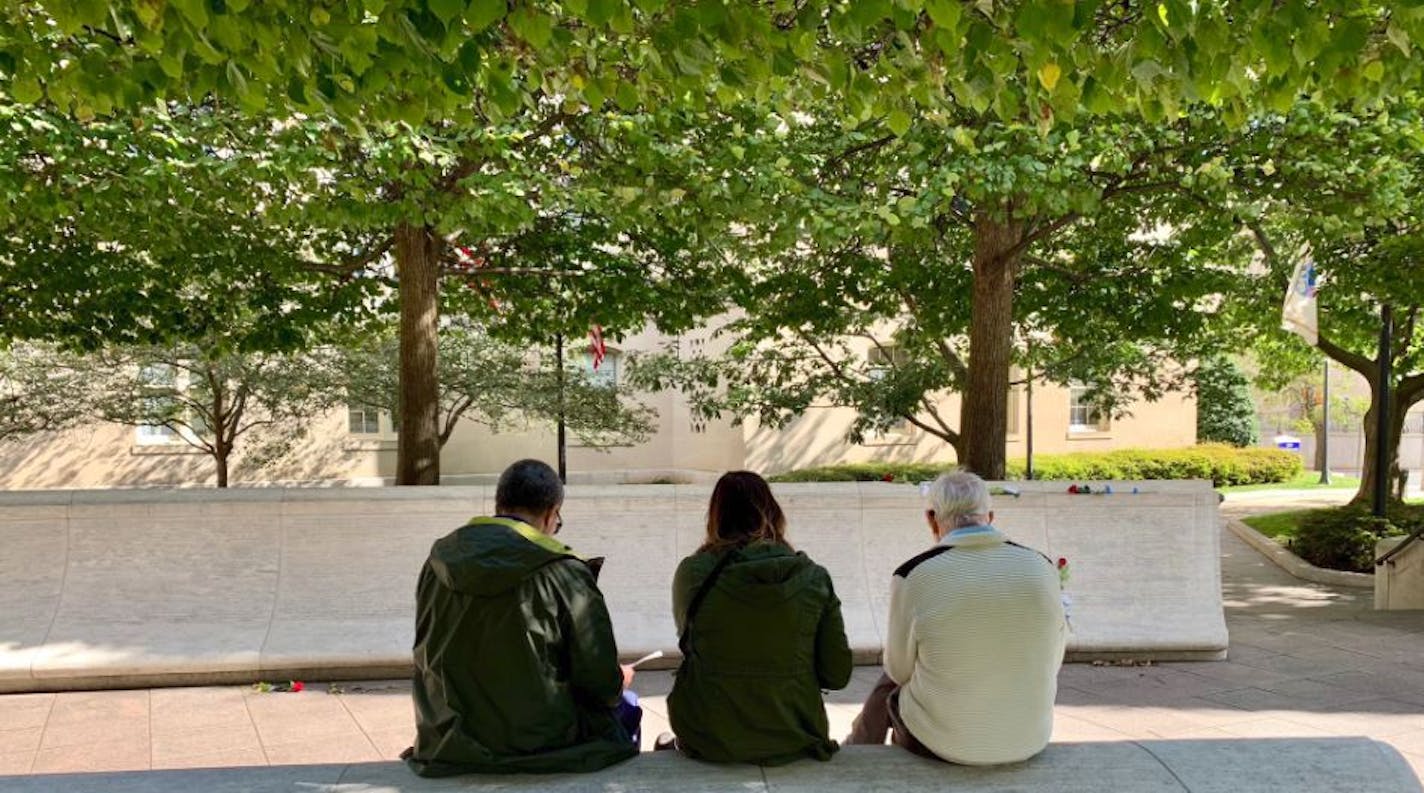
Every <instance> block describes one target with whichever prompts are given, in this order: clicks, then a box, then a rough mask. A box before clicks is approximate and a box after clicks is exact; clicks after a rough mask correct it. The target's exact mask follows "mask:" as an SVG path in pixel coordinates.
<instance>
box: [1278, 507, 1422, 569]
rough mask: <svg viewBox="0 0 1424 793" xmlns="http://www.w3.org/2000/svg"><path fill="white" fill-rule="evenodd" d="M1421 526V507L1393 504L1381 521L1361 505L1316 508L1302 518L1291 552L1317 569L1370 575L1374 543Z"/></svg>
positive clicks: (1291, 545) (1373, 567)
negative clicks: (1322, 568) (1323, 568)
mask: <svg viewBox="0 0 1424 793" xmlns="http://www.w3.org/2000/svg"><path fill="white" fill-rule="evenodd" d="M1420 526H1424V507H1420V506H1407V505H1404V504H1393V505H1391V506H1390V508H1389V510H1388V512H1387V517H1384V518H1376V517H1375V516H1374V515H1372V514H1371V513H1370V510H1369V508H1368V507H1366V506H1364V505H1362V504H1351V505H1349V506H1345V507H1336V508H1332V509H1318V510H1314V511H1311V512H1309V513H1306V514H1305V515H1304V516H1302V517H1301V519H1300V524H1299V525H1297V526H1296V530H1295V538H1294V539H1292V540H1291V541H1290V549H1291V550H1292V551H1294V552H1295V553H1296V555H1297V556H1299V557H1300V558H1302V559H1304V560H1305V561H1307V562H1310V563H1311V564H1313V565H1315V566H1316V567H1325V568H1329V569H1331V570H1349V571H1351V572H1356V573H1372V572H1374V569H1375V562H1374V560H1375V543H1376V542H1378V541H1379V540H1381V539H1383V538H1385V537H1394V536H1397V535H1400V534H1409V533H1411V532H1413V531H1414V530H1416V529H1418V528H1419V527H1420Z"/></svg>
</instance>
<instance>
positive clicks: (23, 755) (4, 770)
mask: <svg viewBox="0 0 1424 793" xmlns="http://www.w3.org/2000/svg"><path fill="white" fill-rule="evenodd" d="M34 762H35V753H34V752H0V776H7V775H13V776H18V775H20V774H28V773H30V766H32V765H34Z"/></svg>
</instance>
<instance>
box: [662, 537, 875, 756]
mask: <svg viewBox="0 0 1424 793" xmlns="http://www.w3.org/2000/svg"><path fill="white" fill-rule="evenodd" d="M732 553H737V554H739V556H738V557H737V558H735V559H734V560H733V561H731V562H730V563H728V565H727V566H726V567H725V568H724V569H723V570H722V573H721V575H720V576H719V577H718V578H717V580H716V581H715V582H714V583H713V585H712V589H711V590H710V591H709V592H708V593H707V595H706V597H705V599H704V600H703V601H702V605H701V607H700V609H699V610H698V612H697V614H696V615H695V616H694V617H693V627H692V632H691V634H690V635H689V637H688V638H689V639H690V644H689V647H688V656H687V658H686V659H685V660H684V661H683V663H682V666H681V667H680V668H679V669H678V671H677V679H676V680H675V681H674V683H673V687H672V693H671V694H669V695H668V717H669V720H670V721H671V722H672V728H673V731H674V732H675V733H677V739H678V744H679V746H680V747H681V748H682V749H683V751H684V752H686V753H687V754H688V755H690V756H692V757H697V758H700V759H703V760H709V761H713V762H724V763H726V762H741V763H757V764H760V765H781V764H783V763H789V762H791V761H793V760H797V759H800V758H803V757H814V758H817V759H819V760H828V759H830V757H831V755H832V754H833V753H834V752H835V751H836V749H838V748H839V747H838V746H837V745H836V742H835V741H833V740H831V739H830V737H829V735H828V733H829V731H830V727H829V725H828V724H827V722H826V707H825V704H824V702H822V700H821V689H840V688H844V687H845V686H846V684H847V683H848V682H850V674H851V670H852V668H853V662H852V659H851V653H850V645H849V643H847V641H846V635H845V625H844V623H843V622H842V621H841V602H840V600H839V599H837V598H836V593H835V589H834V588H833V587H832V586H831V576H830V574H829V573H827V572H826V569H825V568H823V567H821V566H820V565H818V564H816V563H815V562H813V561H811V560H810V558H808V557H807V556H806V554H804V553H796V552H793V551H792V550H791V549H790V548H788V547H786V546H785V545H780V544H774V543H764V542H758V543H753V544H751V545H748V546H746V547H744V548H741V549H739V550H736V551H732ZM720 556H721V555H720V554H717V553H697V554H694V555H692V556H689V557H688V558H686V559H684V560H683V561H682V564H681V565H679V566H678V568H677V574H676V575H675V576H674V578H673V597H672V599H673V617H674V618H675V619H676V621H677V629H678V632H679V633H681V632H682V631H683V630H684V629H685V627H686V623H687V607H688V604H689V603H690V602H691V601H692V598H693V596H694V594H695V593H696V592H697V590H698V588H699V587H700V586H701V585H702V582H703V581H704V580H705V579H706V578H707V576H708V574H710V573H711V572H712V568H713V567H714V566H716V564H717V561H718V559H719V558H720Z"/></svg>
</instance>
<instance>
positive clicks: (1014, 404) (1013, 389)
mask: <svg viewBox="0 0 1424 793" xmlns="http://www.w3.org/2000/svg"><path fill="white" fill-rule="evenodd" d="M1022 390H1023V389H1021V388H1020V387H1019V386H1013V385H1011V386H1009V406H1008V434H1010V435H1017V434H1019V402H1020V399H1019V393H1020V392H1021V391H1022Z"/></svg>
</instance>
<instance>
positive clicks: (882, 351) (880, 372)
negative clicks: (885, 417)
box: [865, 344, 915, 446]
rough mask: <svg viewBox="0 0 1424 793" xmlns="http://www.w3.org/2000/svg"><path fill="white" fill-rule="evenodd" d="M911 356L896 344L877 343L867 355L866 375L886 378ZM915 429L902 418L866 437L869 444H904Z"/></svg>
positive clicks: (881, 378)
mask: <svg viewBox="0 0 1424 793" xmlns="http://www.w3.org/2000/svg"><path fill="white" fill-rule="evenodd" d="M909 360H910V356H909V354H908V353H906V352H905V350H904V349H903V348H901V347H898V346H896V345H894V344H875V345H873V346H872V347H871V348H870V349H869V350H868V351H867V352H866V355H865V361H866V363H867V364H868V366H867V367H866V371H865V373H866V375H867V376H868V377H869V378H870V379H871V380H875V381H877V382H878V381H880V380H884V379H885V377H886V376H887V375H888V374H889V373H890V370H891V369H894V368H895V367H897V366H904V365H905V364H906V363H907V362H909ZM914 429H915V427H914V425H913V424H911V423H910V421H909V419H901V420H899V421H897V422H895V423H894V424H891V425H890V426H888V427H886V428H885V429H883V430H872V431H870V432H869V433H868V434H867V435H866V438H865V443H866V445H868V446H880V445H885V444H895V445H898V444H903V443H906V442H907V440H908V439H907V436H908V435H909V434H910V433H911V432H913V431H914Z"/></svg>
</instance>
